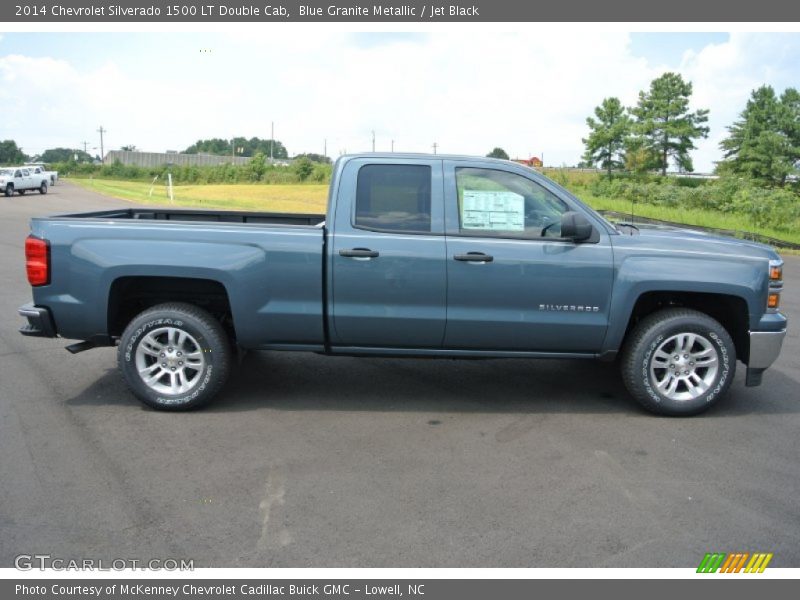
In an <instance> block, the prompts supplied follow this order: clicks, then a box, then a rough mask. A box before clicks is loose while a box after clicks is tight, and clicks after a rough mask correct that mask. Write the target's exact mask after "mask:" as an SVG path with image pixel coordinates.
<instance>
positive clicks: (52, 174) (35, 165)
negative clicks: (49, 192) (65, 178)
mask: <svg viewBox="0 0 800 600" xmlns="http://www.w3.org/2000/svg"><path fill="white" fill-rule="evenodd" d="M25 168H27V169H34V170H35V169H39V171H37V173H44V174H45V175H47V177H49V178H50V185H55V184H56V181H58V171H48V170H47V166H46V165H45V164H44V163H43V162H31V163H25Z"/></svg>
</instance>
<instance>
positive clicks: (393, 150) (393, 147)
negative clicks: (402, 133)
mask: <svg viewBox="0 0 800 600" xmlns="http://www.w3.org/2000/svg"><path fill="white" fill-rule="evenodd" d="M392 152H394V140H392Z"/></svg>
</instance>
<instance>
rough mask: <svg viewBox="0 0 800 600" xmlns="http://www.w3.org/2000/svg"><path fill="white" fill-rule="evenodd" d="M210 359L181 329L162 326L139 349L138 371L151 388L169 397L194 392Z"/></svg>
mask: <svg viewBox="0 0 800 600" xmlns="http://www.w3.org/2000/svg"><path fill="white" fill-rule="evenodd" d="M205 366H206V357H205V355H204V354H203V349H202V348H201V347H200V344H198V343H197V340H196V339H195V338H194V337H193V336H192V335H190V334H189V333H187V332H185V331H184V330H183V329H178V328H177V327H160V328H158V329H154V330H153V331H151V332H150V333H148V334H147V335H145V336H144V337H143V338H142V341H141V342H139V345H138V346H137V348H136V369H137V371H138V373H139V377H140V378H141V380H142V382H143V383H144V384H145V385H146V386H147V387H149V388H150V389H152V390H154V391H156V392H158V393H159V394H165V395H168V396H178V395H181V394H185V393H187V392H190V391H192V390H193V389H194V388H195V387H196V386H197V385H198V384H199V383H200V380H201V378H202V374H203V371H204V369H205Z"/></svg>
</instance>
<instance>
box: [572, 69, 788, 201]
mask: <svg viewBox="0 0 800 600" xmlns="http://www.w3.org/2000/svg"><path fill="white" fill-rule="evenodd" d="M691 95H692V84H691V82H687V81H684V80H683V78H682V77H681V76H680V75H679V74H677V73H664V74H663V75H662V76H661V77H658V78H657V79H654V80H653V81H652V82H651V84H650V88H649V90H647V91H641V92H639V98H638V101H637V103H636V106H633V107H627V108H626V107H625V106H623V104H622V102H621V101H620V100H619V98H615V97H609V98H605V99H603V101H602V102H601V103H600V105H599V106H597V107H596V108H595V109H594V115H593V116H590V117H587V119H586V124H587V125H588V127H589V130H590V132H589V135H588V137H586V138H584V139H583V143H584V146H585V152H584V155H583V159H584V161H585V162H584V163H583V164H586V165H588V166H594V165H596V166H599V167H601V168H603V169H605V170H606V172H607V174H608V175H609V176H610V175H611V174H612V172H613V171H614V170H619V169H625V170H627V171H631V172H634V173H642V172H647V171H653V170H658V171H660V172H661V174H662V175H666V172H667V168H668V167H669V164H670V162H671V161H672V162H674V164H675V165H676V166H677V167H678V168H679V170H681V171H692V170H693V165H692V160H691V156H690V152H691V150H694V149H695V145H694V142H695V141H696V140H698V139H701V138H706V137H708V132H709V128H708V126H707V125H706V123H707V122H708V112H709V111H708V109H699V110H696V111H690V110H689V101H690V98H691ZM727 129H728V136H727V137H726V138H725V139H724V140H723V141H722V142H721V144H720V147H721V149H722V151H723V153H724V154H723V159H722V161H720V162H719V163H718V165H717V169H716V170H717V172H718V173H720V174H722V173H732V174H737V175H742V176H747V177H750V178H752V179H755V180H757V181H761V182H763V183H766V184H768V185H778V186H781V187H782V186H784V185H785V183H786V181H787V179H788V177H789V175H790V174H792V172H793V171H795V170H796V168H797V167H796V165H797V164H798V161H800V93H798V92H797V90H795V89H794V88H788V89H787V90H786V91H784V93H783V94H782V95H780V96H778V95H777V94H776V93H775V90H774V89H773V88H772V87H771V86H767V85H765V86H762V87H760V88H758V89H757V90H754V91H753V92H752V94H751V97H750V99H749V100H748V102H747V105H746V107H745V109H744V110H743V111H742V113H741V115H740V118H739V120H737V121H736V122H735V123H734V124H733V125H731V126H729V127H728V128H727Z"/></svg>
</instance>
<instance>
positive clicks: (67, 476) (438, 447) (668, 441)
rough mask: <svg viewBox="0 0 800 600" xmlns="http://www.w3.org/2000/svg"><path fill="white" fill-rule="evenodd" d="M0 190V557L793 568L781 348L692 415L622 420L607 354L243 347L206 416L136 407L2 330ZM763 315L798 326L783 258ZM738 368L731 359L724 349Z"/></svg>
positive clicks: (87, 199) (792, 373) (796, 270)
mask: <svg viewBox="0 0 800 600" xmlns="http://www.w3.org/2000/svg"><path fill="white" fill-rule="evenodd" d="M124 204H125V203H124V202H123V201H121V200H113V199H108V198H104V197H101V196H98V195H96V194H92V193H90V192H86V191H83V190H81V189H80V188H77V187H74V186H72V185H70V184H68V183H65V182H59V185H57V186H55V187H54V188H52V189H51V192H50V193H49V194H48V195H46V196H40V195H39V194H29V195H26V196H24V197H19V196H17V197H14V198H5V197H0V247H2V252H0V281H2V282H3V284H2V286H0V457H1V458H0V481H1V482H2V485H0V567H10V566H13V561H14V557H15V556H16V555H18V554H37V553H38V554H50V555H52V556H54V557H62V558H66V559H82V558H95V559H98V558H102V559H104V560H111V559H114V558H160V559H164V558H184V559H193V560H194V561H195V566H198V567H199V566H215V567H241V566H250V567H258V566H264V567H272V566H282V567H308V566H314V567H355V566H359V567H387V566H398V567H479V566H487V567H543V566H550V567H556V566H576V567H577V566H586V567H611V566H617V567H621V566H624V567H647V566H659V567H695V566H697V564H698V563H699V562H700V560H701V559H702V557H703V555H704V554H705V553H706V552H709V551H720V552H734V551H747V552H753V551H761V552H773V553H774V554H775V557H774V559H773V561H772V563H771V564H772V566H784V567H789V566H791V567H800V518H798V515H800V435H799V434H800V393H798V389H800V364H799V363H800V361H798V355H799V354H800V340H799V339H798V333H797V331H798V329H797V327H791V325H790V330H789V334H788V337H787V339H786V343H785V345H784V350H783V353H782V355H781V357H780V359H779V361H778V362H777V363H776V365H775V366H774V367H773V368H772V369H771V370H770V371H768V372H767V374H766V375H765V377H764V383H763V385H762V386H761V387H759V388H745V387H744V369H743V368H740V369H739V372H738V373H737V375H736V380H735V382H734V384H733V387H732V392H731V394H730V396H729V397H728V398H726V399H725V400H724V401H723V402H722V403H721V404H720V405H718V406H717V407H715V408H714V409H712V410H711V411H710V412H708V413H706V414H705V415H703V416H701V417H696V418H691V419H669V418H659V417H653V416H651V415H649V414H646V413H644V412H643V411H642V410H640V409H639V408H638V406H637V405H636V404H635V403H634V402H633V401H632V400H631V399H629V398H628V396H627V394H626V392H625V390H624V388H623V385H622V382H621V380H620V378H619V376H618V373H617V370H616V368H615V367H614V366H613V365H608V364H601V363H594V362H588V361H587V362H581V361H531V360H493V361H455V360H399V359H355V358H327V357H322V356H317V355H313V354H309V355H306V354H299V353H285V354H283V353H250V354H248V355H247V357H246V358H245V360H244V362H243V363H242V365H241V367H240V368H239V369H238V370H237V371H235V372H234V374H233V377H232V379H231V382H230V384H229V385H228V386H227V387H226V389H225V390H224V392H223V393H222V394H221V396H220V397H218V398H217V400H216V401H215V402H214V403H213V404H212V405H211V406H209V407H208V408H207V409H205V410H203V411H200V412H194V413H184V414H171V413H159V412H154V411H152V410H148V409H145V408H143V407H142V406H141V405H140V404H139V402H138V401H137V400H135V399H134V398H133V396H132V395H130V394H129V393H128V392H127V391H126V389H125V387H124V384H123V383H122V381H121V379H120V377H118V375H117V372H116V361H115V350H113V349H109V348H105V349H97V350H93V351H89V352H85V353H82V354H79V355H75V356H72V355H70V354H68V353H67V352H66V351H65V350H64V349H63V348H64V346H65V345H66V343H67V342H65V341H64V340H43V339H28V338H23V337H22V336H20V335H19V334H18V333H17V329H18V327H19V326H20V325H21V320H20V319H19V318H18V316H17V313H16V309H17V307H18V306H19V305H21V304H23V303H24V302H27V301H29V300H30V290H29V288H28V284H27V282H26V280H25V273H24V263H23V252H22V246H23V241H24V238H25V236H26V235H27V229H28V227H27V221H28V219H29V218H30V217H31V216H32V215H41V214H52V213H58V212H72V211H81V210H98V209H103V208H111V207H114V206H119V205H124ZM785 279H786V291H785V293H784V297H783V307H784V312H785V313H786V314H788V315H789V318H790V320H792V325H795V324H796V323H798V322H800V293H799V292H798V289H800V288H799V287H798V281H800V257H792V256H790V257H787V258H786V268H785ZM740 367H741V365H740Z"/></svg>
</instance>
